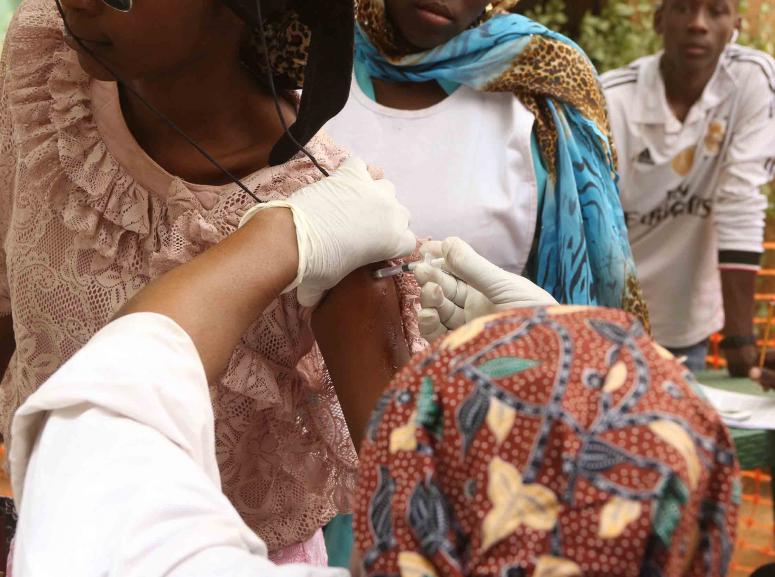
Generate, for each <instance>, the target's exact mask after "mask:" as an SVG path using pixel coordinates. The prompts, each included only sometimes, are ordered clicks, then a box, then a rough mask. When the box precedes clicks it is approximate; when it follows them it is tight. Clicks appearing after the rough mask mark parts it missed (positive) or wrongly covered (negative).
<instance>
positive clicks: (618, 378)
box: [603, 361, 627, 393]
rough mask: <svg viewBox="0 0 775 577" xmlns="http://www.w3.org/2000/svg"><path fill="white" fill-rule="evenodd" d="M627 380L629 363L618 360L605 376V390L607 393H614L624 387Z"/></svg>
mask: <svg viewBox="0 0 775 577" xmlns="http://www.w3.org/2000/svg"><path fill="white" fill-rule="evenodd" d="M626 382H627V365H626V364H624V361H617V362H616V363H614V366H612V367H611V368H610V369H608V374H607V375H606V376H605V383H604V384H603V391H604V392H606V393H613V392H614V391H618V390H619V389H621V388H622V386H623V385H624V383H626Z"/></svg>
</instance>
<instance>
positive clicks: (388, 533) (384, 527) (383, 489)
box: [363, 466, 396, 567]
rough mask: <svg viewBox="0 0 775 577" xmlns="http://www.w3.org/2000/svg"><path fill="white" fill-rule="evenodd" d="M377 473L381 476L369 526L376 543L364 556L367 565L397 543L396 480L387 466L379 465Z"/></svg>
mask: <svg viewBox="0 0 775 577" xmlns="http://www.w3.org/2000/svg"><path fill="white" fill-rule="evenodd" d="M377 474H378V477H379V481H378V483H377V489H376V491H374V495H372V497H371V501H369V528H370V529H371V534H372V536H373V537H374V545H373V546H372V547H371V548H370V549H369V550H368V551H366V553H365V554H364V556H363V562H364V564H365V565H366V566H367V567H369V566H371V565H373V564H374V563H375V562H376V561H377V559H379V557H380V555H382V553H384V552H385V551H388V550H389V549H391V548H392V547H393V546H394V545H395V540H394V539H393V515H392V507H393V495H395V492H396V482H395V481H394V480H393V478H392V477H391V476H390V471H389V470H388V468H387V467H385V466H381V467H379V469H377Z"/></svg>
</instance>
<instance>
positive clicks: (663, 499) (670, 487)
mask: <svg viewBox="0 0 775 577" xmlns="http://www.w3.org/2000/svg"><path fill="white" fill-rule="evenodd" d="M688 500H689V490H688V489H687V488H686V485H684V483H683V481H681V479H680V478H679V477H678V475H671V476H670V478H669V479H668V480H667V482H666V483H665V484H664V486H663V488H662V493H661V494H660V496H659V501H658V502H657V507H656V511H655V513H654V517H653V519H652V521H651V523H652V532H653V533H654V534H655V535H656V536H657V537H658V538H659V540H660V541H661V542H662V545H664V546H665V547H669V546H670V544H671V542H672V540H673V533H675V529H676V527H678V523H679V521H680V520H681V511H682V509H683V505H684V504H685V503H686V502H687V501H688Z"/></svg>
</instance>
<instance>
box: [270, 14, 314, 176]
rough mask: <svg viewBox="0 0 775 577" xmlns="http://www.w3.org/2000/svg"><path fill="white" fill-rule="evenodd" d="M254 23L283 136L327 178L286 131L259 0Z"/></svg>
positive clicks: (312, 157) (305, 150)
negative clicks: (256, 27) (257, 29)
mask: <svg viewBox="0 0 775 577" xmlns="http://www.w3.org/2000/svg"><path fill="white" fill-rule="evenodd" d="M256 21H257V24H258V28H259V31H260V35H261V49H262V50H263V51H264V62H265V63H266V70H267V80H268V81H269V90H270V92H271V93H272V98H274V107H275V110H277V116H278V118H279V119H280V124H282V126H283V130H284V131H285V134H287V135H288V139H289V140H290V141H291V142H292V143H293V144H294V145H296V148H297V149H298V150H299V151H301V152H303V153H304V154H305V155H306V156H307V158H309V159H310V160H311V161H312V164H314V165H315V168H317V169H318V170H319V171H320V172H322V173H323V176H328V172H327V171H326V169H325V168H323V167H322V166H320V163H318V161H317V159H316V158H315V157H314V156H312V154H311V153H310V152H309V151H308V150H307V149H306V148H304V146H302V144H301V143H300V142H298V141H297V140H296V138H295V137H294V136H293V134H291V131H290V130H288V124H287V123H286V122H285V116H284V115H283V111H282V109H281V108H280V98H279V97H278V96H277V89H276V87H275V85H274V75H273V74H272V61H271V59H270V58H269V50H268V48H267V45H266V31H265V30H264V19H263V17H262V16H261V0H256Z"/></svg>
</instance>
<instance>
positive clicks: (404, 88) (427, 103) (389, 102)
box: [372, 78, 447, 110]
mask: <svg viewBox="0 0 775 577" xmlns="http://www.w3.org/2000/svg"><path fill="white" fill-rule="evenodd" d="M372 83H373V85H374V98H375V99H376V100H377V102H378V103H379V104H382V105H383V106H387V107H388V108H395V109H398V110H422V109H423V108H430V107H431V106H433V105H435V104H438V103H439V102H441V101H442V100H444V99H445V98H446V97H447V93H446V92H444V89H442V87H441V86H439V84H438V83H437V82H436V81H435V80H432V81H430V82H386V81H384V80H378V79H376V78H374V79H372Z"/></svg>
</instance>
